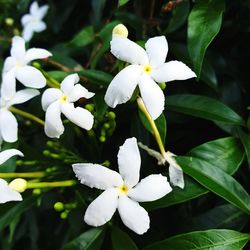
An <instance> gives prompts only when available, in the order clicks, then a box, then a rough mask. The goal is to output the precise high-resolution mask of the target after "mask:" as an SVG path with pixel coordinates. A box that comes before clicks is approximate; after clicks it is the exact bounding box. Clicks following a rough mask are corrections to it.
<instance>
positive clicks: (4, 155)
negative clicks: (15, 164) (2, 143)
mask: <svg viewBox="0 0 250 250" xmlns="http://www.w3.org/2000/svg"><path fill="white" fill-rule="evenodd" d="M14 155H19V156H23V153H22V152H21V151H19V150H17V149H6V150H4V151H2V152H0V165H1V164H3V163H4V162H6V161H7V160H8V159H10V158H11V157H12V156H14ZM0 190H1V189H0ZM0 193H1V192H0Z"/></svg>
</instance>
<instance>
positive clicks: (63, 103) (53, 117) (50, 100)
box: [42, 74, 94, 138]
mask: <svg viewBox="0 0 250 250" xmlns="http://www.w3.org/2000/svg"><path fill="white" fill-rule="evenodd" d="M78 82H79V76H78V75H77V74H71V75H69V76H67V77H66V78H65V79H64V80H63V81H62V83H61V89H56V88H49V89H46V90H45V91H44V93H43V96H42V107H43V110H44V111H46V115H45V133H46V135H47V136H49V137H51V138H59V137H60V135H62V134H63V132H64V126H63V123H62V120H61V113H63V114H64V115H65V116H66V117H67V118H68V119H69V120H70V121H71V122H73V123H75V124H76V125H78V126H79V127H81V128H84V129H86V130H90V129H91V128H92V126H93V123H94V118H93V115H92V114H91V113H90V112H89V111H88V110H86V109H84V108H81V107H77V108H75V107H74V102H76V101H77V100H79V99H80V98H82V97H84V98H87V99H88V98H91V97H93V96H94V93H92V92H89V91H88V90H87V89H86V88H84V87H83V86H82V85H80V84H76V83H78Z"/></svg>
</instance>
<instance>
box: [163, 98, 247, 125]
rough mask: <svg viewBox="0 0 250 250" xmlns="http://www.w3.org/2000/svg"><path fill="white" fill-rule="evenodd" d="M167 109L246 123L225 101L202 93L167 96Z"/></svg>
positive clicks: (205, 117)
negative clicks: (201, 94)
mask: <svg viewBox="0 0 250 250" xmlns="http://www.w3.org/2000/svg"><path fill="white" fill-rule="evenodd" d="M166 109H167V110H170V111H176V112H179V113H183V114H187V115H191V116H196V117H200V118H203V119H207V120H212V121H218V122H223V123H227V124H233V125H242V126H244V125H245V122H244V120H243V119H242V118H241V117H240V116H239V115H238V114H237V113H236V112H235V111H233V110H232V109H231V108H229V107H228V106H226V105H225V104H224V103H222V102H220V101H217V100H215V99H212V98H210V97H206V96H200V95H171V96H168V98H166Z"/></svg>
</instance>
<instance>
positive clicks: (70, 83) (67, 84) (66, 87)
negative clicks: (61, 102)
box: [61, 74, 80, 95]
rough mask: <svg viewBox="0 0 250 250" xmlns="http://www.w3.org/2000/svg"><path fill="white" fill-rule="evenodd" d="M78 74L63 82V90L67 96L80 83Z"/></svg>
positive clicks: (67, 77)
mask: <svg viewBox="0 0 250 250" xmlns="http://www.w3.org/2000/svg"><path fill="white" fill-rule="evenodd" d="M79 80H80V79H79V76H78V74H71V75H68V76H66V77H65V78H64V80H63V81H62V82H61V90H62V91H63V92H64V94H65V95H70V92H71V91H72V90H73V88H74V85H75V84H76V83H78V82H79Z"/></svg>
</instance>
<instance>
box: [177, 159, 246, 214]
mask: <svg viewBox="0 0 250 250" xmlns="http://www.w3.org/2000/svg"><path fill="white" fill-rule="evenodd" d="M176 160H177V162H178V164H179V165H180V166H181V167H182V169H183V171H184V172H185V173H186V174H188V175H190V176H191V177H192V178H194V179H195V180H196V181H198V182H199V183H200V184H201V185H203V186H204V187H206V188H207V189H209V190H210V191H212V192H213V193H215V194H217V195H219V196H221V197H222V198H223V199H225V200H227V201H228V202H229V203H231V204H233V205H234V206H236V207H238V208H240V209H241V210H242V211H244V212H245V213H248V214H250V196H249V194H248V193H247V192H246V191H245V189H244V188H243V187H242V186H241V184H240V183H239V182H237V181H236V180H235V179H234V178H233V177H231V176H230V175H228V174H227V173H225V172H224V171H223V170H221V169H220V168H219V167H216V166H214V165H212V164H211V163H208V162H207V161H204V160H200V159H197V158H194V157H176Z"/></svg>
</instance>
